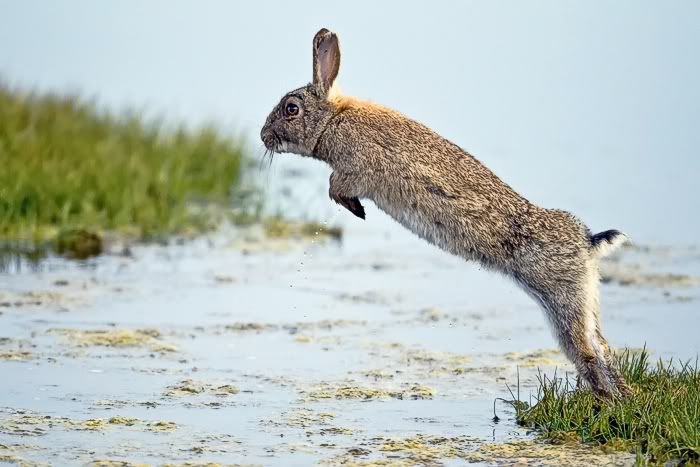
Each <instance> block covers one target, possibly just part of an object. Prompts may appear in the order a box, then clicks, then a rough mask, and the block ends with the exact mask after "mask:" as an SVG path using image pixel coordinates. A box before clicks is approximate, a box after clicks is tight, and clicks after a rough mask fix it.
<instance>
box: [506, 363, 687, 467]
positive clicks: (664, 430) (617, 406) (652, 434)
mask: <svg viewBox="0 0 700 467" xmlns="http://www.w3.org/2000/svg"><path fill="white" fill-rule="evenodd" d="M697 363H698V362H697V360H696V361H695V362H694V363H692V364H691V363H685V364H681V363H678V362H675V363H674V362H672V361H669V362H663V361H658V362H657V363H656V365H650V363H649V354H648V353H647V351H646V350H643V351H642V352H640V353H636V354H635V353H632V352H629V351H626V352H624V353H623V354H621V355H620V356H619V357H618V365H619V368H620V370H621V371H622V373H623V374H624V376H625V378H626V379H627V381H628V383H630V385H631V386H632V387H633V389H634V395H633V396H630V397H628V398H625V399H622V400H616V401H613V402H608V403H604V402H600V401H599V400H597V399H596V398H595V397H594V396H593V395H592V393H591V392H590V391H589V390H587V389H576V388H575V387H574V385H573V383H572V382H571V381H569V380H568V379H561V378H556V377H555V378H552V379H550V378H546V377H541V378H540V386H539V389H538V393H537V396H536V400H537V403H536V404H534V405H529V404H527V403H524V402H521V401H518V400H517V398H514V400H513V401H512V404H513V406H514V407H515V409H516V418H517V421H518V423H520V424H521V425H524V426H528V427H531V428H534V429H537V430H539V431H540V432H542V434H543V435H544V436H545V437H546V438H548V439H550V440H553V441H557V440H561V439H562V438H567V437H571V436H572V435H575V436H576V437H578V439H579V440H580V441H581V442H583V443H592V444H597V445H601V446H602V447H604V448H605V447H607V448H622V449H627V450H631V451H632V452H635V453H637V456H638V458H639V459H640V460H641V461H650V462H653V463H666V462H680V463H682V464H686V465H696V464H700V370H699V369H698V365H697Z"/></svg>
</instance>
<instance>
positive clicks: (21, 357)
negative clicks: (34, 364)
mask: <svg viewBox="0 0 700 467" xmlns="http://www.w3.org/2000/svg"><path fill="white" fill-rule="evenodd" d="M31 359H32V353H31V352H24V351H17V352H14V351H9V352H0V360H12V361H20V362H22V361H27V360H31Z"/></svg>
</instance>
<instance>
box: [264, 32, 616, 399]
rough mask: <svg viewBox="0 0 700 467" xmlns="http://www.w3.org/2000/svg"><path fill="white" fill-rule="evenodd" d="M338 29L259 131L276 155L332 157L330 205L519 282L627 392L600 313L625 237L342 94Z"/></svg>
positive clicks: (599, 380) (606, 378)
mask: <svg viewBox="0 0 700 467" xmlns="http://www.w3.org/2000/svg"><path fill="white" fill-rule="evenodd" d="M339 68H340V48H339V45H338V36H337V35H336V34H334V33H332V32H330V31H328V30H327V29H321V30H320V31H318V33H317V34H316V36H315V37H314V39H313V80H312V82H311V83H310V84H307V85H306V86H303V87H300V88H298V89H295V90H293V91H291V92H289V93H287V94H286V95H285V96H284V97H283V98H282V100H281V101H280V102H279V104H277V106H276V107H275V108H274V109H273V110H272V112H271V113H270V115H269V116H268V117H267V121H266V122H265V125H264V126H263V128H262V131H261V133H260V136H261V138H262V140H263V142H264V144H265V147H266V148H267V149H268V151H271V152H272V153H281V152H291V153H295V154H300V155H302V156H308V157H313V158H314V159H319V160H322V161H325V162H327V163H328V164H329V165H330V166H331V168H332V169H333V172H332V174H331V177H330V189H329V194H330V197H331V199H332V200H333V201H335V202H336V203H338V204H340V205H342V206H344V207H345V208H347V209H348V210H349V211H350V212H352V213H353V214H355V215H356V216H358V217H361V218H363V219H364V217H365V212H364V208H363V207H362V204H361V203H360V201H359V199H360V198H368V199H370V200H372V201H374V203H375V204H376V205H377V206H378V207H379V208H380V209H382V210H383V211H385V212H386V213H387V214H389V215H390V216H391V217H393V218H394V219H395V220H397V221H398V222H399V223H401V224H403V225H404V226H405V227H406V228H408V229H409V230H411V231H413V232H415V233H416V234H417V235H419V236H420V237H422V238H424V239H425V240H427V241H428V242H430V243H433V244H435V245H437V246H439V247H440V248H442V249H443V250H446V251H448V252H450V253H452V254H455V255H458V256H461V257H462V258H464V259H466V260H475V261H478V262H479V263H480V264H482V265H483V266H485V267H487V268H490V269H493V270H495V271H499V272H501V273H503V274H505V275H507V276H508V277H511V278H512V279H513V280H515V282H516V283H517V284H518V285H520V286H521V287H522V288H523V289H524V290H525V291H526V292H527V293H528V294H529V295H530V296H531V297H532V298H534V299H535V301H536V302H537V303H539V304H540V305H541V306H542V308H543V309H544V311H545V313H546V314H547V317H548V318H549V321H550V323H551V325H552V327H553V329H554V333H555V335H556V337H557V339H558V340H559V343H560V345H561V348H562V349H563V351H564V352H565V354H566V355H567V356H568V357H569V358H570V359H571V361H572V362H573V363H574V364H575V365H576V368H577V370H578V372H579V376H580V377H582V378H583V380H585V381H586V382H587V383H588V384H589V385H590V387H591V388H592V389H593V391H594V392H595V394H597V395H598V396H599V397H601V398H606V399H609V398H613V397H617V396H624V395H627V394H629V392H630V389H629V387H628V386H627V385H626V383H625V381H624V379H623V378H622V376H621V375H620V373H619V372H618V371H617V369H616V368H615V367H614V365H613V359H612V353H611V350H610V347H609V346H608V342H607V341H606V340H605V338H604V337H603V334H602V332H601V325H600V318H599V313H598V308H599V306H598V282H599V273H598V259H599V258H600V257H602V256H604V255H605V254H607V253H609V252H611V251H612V250H613V249H615V248H616V247H617V246H619V245H620V244H622V243H624V242H625V241H626V239H627V238H626V237H625V236H624V234H622V233H620V232H618V231H617V230H608V231H605V232H601V233H599V234H595V235H592V234H591V232H590V231H589V230H588V228H587V227H586V226H585V225H584V224H583V223H582V222H581V221H579V220H578V219H577V218H576V217H574V216H573V215H571V214H569V213H568V212H565V211H560V210H553V209H544V208H540V207H538V206H535V205H534V204H532V203H530V202H529V201H528V200H526V199H525V198H523V197H522V196H520V195H518V194H517V193H516V192H515V191H513V189H512V188H511V187H509V186H508V185H506V184H505V183H504V182H503V181H501V180H500V179H499V178H498V177H497V176H496V175H494V174H493V172H491V171H490V170H489V169H487V168H486V167H485V166H483V165H482V164H481V163H479V161H477V160H476V159H475V158H474V157H473V156H472V155H471V154H469V153H467V152H466V151H464V150H463V149H461V148H460V147H459V146H457V145H455V144H453V143H451V142H449V141H447V140H446V139H444V138H442V137H441V136H439V135H438V134H436V133H434V132H433V131H431V130H430V129H429V128H427V127H425V126H424V125H422V124H420V123H418V122H415V121H413V120H411V119H409V118H406V117H404V116H403V115H401V114H400V113H398V112H395V111H393V110H390V109H387V108H384V107H381V106H379V105H376V104H373V103H369V102H365V101H361V100H358V99H355V98H352V97H346V96H341V95H339V94H338V93H337V92H335V90H334V88H333V84H334V82H335V79H336V77H337V75H338V70H339Z"/></svg>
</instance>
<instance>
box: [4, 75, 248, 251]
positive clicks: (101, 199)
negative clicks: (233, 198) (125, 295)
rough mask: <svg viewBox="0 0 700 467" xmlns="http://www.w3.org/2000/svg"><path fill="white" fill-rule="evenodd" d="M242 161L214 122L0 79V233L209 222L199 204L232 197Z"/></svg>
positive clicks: (176, 227)
mask: <svg viewBox="0 0 700 467" xmlns="http://www.w3.org/2000/svg"><path fill="white" fill-rule="evenodd" d="M243 160H244V151H243V149H242V147H241V144H240V143H239V142H237V141H235V140H233V139H231V138H227V137H225V136H222V134H221V133H220V132H219V131H217V130H215V129H214V128H200V129H195V130H191V129H186V128H185V127H184V126H180V127H173V126H169V125H164V124H163V123H162V122H160V121H157V120H145V119H144V118H142V117H140V116H138V115H135V114H123V115H115V114H111V113H108V112H105V111H102V110H100V109H98V108H97V107H96V106H95V105H94V104H93V103H91V102H88V101H86V100H83V99H80V98H78V97H75V96H62V95H54V94H36V93H25V92H21V91H18V90H15V89H12V88H10V87H8V86H6V85H3V84H2V83H0V240H2V239H5V240H24V241H27V240H28V241H31V242H39V241H46V240H54V241H55V239H56V238H58V237H59V236H60V234H61V233H62V232H76V231H77V232H85V231H86V232H90V233H96V234H101V233H103V232H105V231H112V232H121V233H126V234H130V235H134V236H137V237H140V238H150V237H153V236H160V235H167V234H173V233H180V232H188V231H192V230H195V231H198V230H201V229H204V228H207V227H211V225H210V222H209V215H208V213H207V212H206V210H203V209H201V207H202V206H204V205H211V204H216V203H219V204H223V203H226V202H228V201H229V200H230V192H231V188H232V186H234V185H235V184H236V182H237V181H238V180H239V178H240V172H241V168H242V162H243ZM193 206H199V209H193Z"/></svg>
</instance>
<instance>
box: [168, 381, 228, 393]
mask: <svg viewBox="0 0 700 467" xmlns="http://www.w3.org/2000/svg"><path fill="white" fill-rule="evenodd" d="M239 392H240V389H239V388H238V387H237V386H234V385H233V384H218V385H217V384H211V383H204V382H200V381H195V380H192V379H186V380H183V381H180V382H179V383H177V384H175V385H173V386H170V387H168V388H167V390H166V391H165V393H164V395H165V396H168V397H182V396H191V395H196V394H205V393H206V394H212V395H215V396H230V395H234V394H238V393H239Z"/></svg>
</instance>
